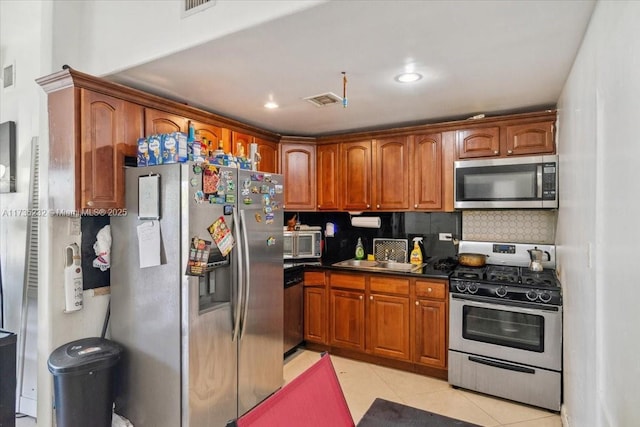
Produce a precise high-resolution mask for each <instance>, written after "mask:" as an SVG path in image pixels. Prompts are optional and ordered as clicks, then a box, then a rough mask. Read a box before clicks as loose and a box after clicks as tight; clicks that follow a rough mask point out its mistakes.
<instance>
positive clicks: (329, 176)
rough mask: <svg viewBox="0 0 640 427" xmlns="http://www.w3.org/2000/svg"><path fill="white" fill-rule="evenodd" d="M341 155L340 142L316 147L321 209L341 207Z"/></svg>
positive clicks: (319, 207)
mask: <svg viewBox="0 0 640 427" xmlns="http://www.w3.org/2000/svg"><path fill="white" fill-rule="evenodd" d="M339 157H340V146H339V145H338V144H328V145H318V146H317V147H316V164H317V170H316V172H317V179H316V182H317V197H318V209H319V210H338V209H340V180H339V176H338V173H339V171H340V169H339V167H340V164H339Z"/></svg>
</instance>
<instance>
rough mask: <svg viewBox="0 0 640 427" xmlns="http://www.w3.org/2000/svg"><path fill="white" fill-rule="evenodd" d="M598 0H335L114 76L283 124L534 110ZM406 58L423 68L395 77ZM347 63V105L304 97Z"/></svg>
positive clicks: (312, 131)
mask: <svg viewBox="0 0 640 427" xmlns="http://www.w3.org/2000/svg"><path fill="white" fill-rule="evenodd" d="M594 4H595V3H594V1H577V0H575V1H573V0H565V1H549V0H542V1H524V0H520V1H473V0H471V1H470V0H464V1H463V0H459V1H417V0H416V1H355V0H351V1H331V2H328V3H323V4H320V5H318V6H315V7H312V8H309V9H306V10H304V11H302V12H298V13H295V14H293V15H289V16H285V17H281V18H278V19H275V20H272V21H270V22H267V23H264V24H261V25H258V26H254V27H252V28H249V29H246V30H243V31H239V32H236V33H233V34H229V35H227V36H224V37H221V38H218V39H216V40H212V41H210V42H208V43H206V44H203V45H200V46H198V47H195V48H191V49H188V50H185V51H182V52H179V53H176V54H172V55H169V56H166V57H164V58H161V59H158V60H154V61H152V62H149V63H146V64H143V65H140V66H136V67H133V68H130V69H128V70H124V71H122V72H118V73H116V74H114V75H111V76H108V78H110V79H112V80H114V81H117V82H119V83H123V84H126V85H129V86H133V87H137V88H139V89H142V90H146V91H150V92H152V93H156V94H159V95H162V96H166V97H169V98H172V99H175V100H177V101H180V102H186V103H188V104H190V105H193V106H196V107H200V108H203V109H205V110H208V111H212V112H215V113H218V114H221V115H224V116H227V117H231V118H235V119H237V120H240V121H242V122H245V123H248V124H252V125H255V126H258V127H260V128H264V129H267V130H271V131H274V132H277V133H280V134H283V135H299V136H318V135H325V134H331V133H340V132H345V131H354V130H364V129H378V128H386V127H393V126H396V125H408V124H420V123H428V122H435V121H441V120H445V119H460V118H466V117H469V116H471V115H475V114H481V113H485V114H487V115H490V114H492V113H493V114H498V113H509V112H520V111H534V110H539V109H544V108H548V107H553V106H555V104H556V101H557V99H558V98H559V96H560V91H561V89H562V87H563V85H564V82H565V79H566V78H567V75H568V74H569V71H570V68H571V65H572V64H573V60H574V58H575V55H576V52H577V50H578V47H579V45H580V42H581V41H582V37H583V35H584V33H585V30H586V27H587V25H588V22H589V18H590V16H591V13H592V11H593V7H594ZM405 67H414V69H415V71H417V72H420V73H421V74H422V75H423V76H424V78H423V79H422V80H420V81H418V82H416V83H413V84H406V83H405V84H401V83H397V82H396V81H395V80H394V76H396V75H397V74H399V73H400V72H402V71H403V70H404V69H405ZM342 71H345V72H346V73H347V78H348V84H347V99H348V107H347V108H343V107H342V106H341V105H340V104H337V105H332V106H327V107H316V106H314V105H312V104H310V103H309V102H307V101H305V100H304V99H303V98H305V97H309V96H313V95H317V94H320V93H324V92H333V93H335V94H337V95H339V96H342V74H341V72H342ZM269 99H273V101H275V102H277V103H278V104H279V105H280V108H279V109H276V110H267V109H265V108H264V107H263V105H264V103H265V102H266V101H268V100H269Z"/></svg>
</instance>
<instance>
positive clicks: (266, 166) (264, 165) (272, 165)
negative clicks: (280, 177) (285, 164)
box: [247, 137, 278, 173]
mask: <svg viewBox="0 0 640 427" xmlns="http://www.w3.org/2000/svg"><path fill="white" fill-rule="evenodd" d="M255 142H256V144H258V154H259V155H260V163H259V164H258V170H261V171H263V172H271V173H276V172H278V144H276V143H275V142H271V141H267V140H266V139H261V138H257V137H256V138H255ZM248 154H249V153H248V152H247V155H248Z"/></svg>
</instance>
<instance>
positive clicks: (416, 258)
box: [410, 237, 422, 265]
mask: <svg viewBox="0 0 640 427" xmlns="http://www.w3.org/2000/svg"><path fill="white" fill-rule="evenodd" d="M420 242H422V237H414V239H413V250H412V251H411V257H410V262H411V264H413V265H422V251H421V250H420Z"/></svg>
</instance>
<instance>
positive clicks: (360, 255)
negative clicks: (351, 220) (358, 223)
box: [356, 237, 364, 259]
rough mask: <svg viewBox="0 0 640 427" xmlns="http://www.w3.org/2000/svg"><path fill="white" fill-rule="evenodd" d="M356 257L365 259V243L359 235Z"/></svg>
mask: <svg viewBox="0 0 640 427" xmlns="http://www.w3.org/2000/svg"><path fill="white" fill-rule="evenodd" d="M356 259H364V245H363V244H362V239H361V238H360V237H358V243H357V244H356Z"/></svg>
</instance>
